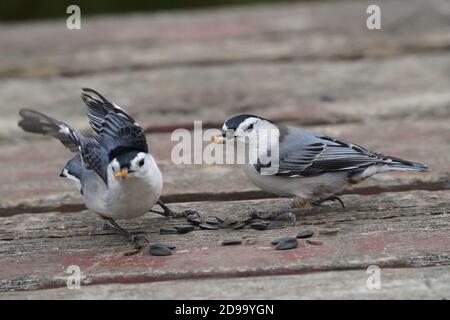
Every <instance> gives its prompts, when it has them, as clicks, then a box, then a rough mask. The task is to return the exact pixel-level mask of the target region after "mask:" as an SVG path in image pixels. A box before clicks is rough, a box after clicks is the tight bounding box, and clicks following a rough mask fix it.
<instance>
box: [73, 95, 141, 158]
mask: <svg viewBox="0 0 450 320" xmlns="http://www.w3.org/2000/svg"><path fill="white" fill-rule="evenodd" d="M81 98H82V100H83V102H84V103H85V104H86V106H87V107H88V113H87V115H88V117H89V122H90V124H91V127H92V129H93V130H94V132H95V133H96V135H97V137H96V139H97V141H98V143H99V144H100V145H101V146H102V147H103V148H104V149H105V150H106V151H107V153H108V156H109V159H113V158H115V157H116V156H117V155H118V154H120V153H122V152H126V151H132V150H133V151H141V152H148V146H147V140H146V138H145V133H144V130H142V128H141V126H140V125H139V124H138V123H137V122H136V121H135V120H134V119H133V118H132V117H131V116H130V115H129V114H128V113H126V112H125V110H123V109H122V108H120V107H119V106H118V105H117V104H115V103H114V102H112V101H111V100H109V99H107V98H105V97H104V96H102V95H101V94H99V93H98V92H96V91H94V90H92V89H87V88H84V89H83V92H82V94H81Z"/></svg>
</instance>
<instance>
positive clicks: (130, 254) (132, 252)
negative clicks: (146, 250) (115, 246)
mask: <svg viewBox="0 0 450 320" xmlns="http://www.w3.org/2000/svg"><path fill="white" fill-rule="evenodd" d="M140 251H141V249H132V250H129V251H127V252H125V253H124V254H123V255H124V256H132V255H135V254H137V253H139V252H140Z"/></svg>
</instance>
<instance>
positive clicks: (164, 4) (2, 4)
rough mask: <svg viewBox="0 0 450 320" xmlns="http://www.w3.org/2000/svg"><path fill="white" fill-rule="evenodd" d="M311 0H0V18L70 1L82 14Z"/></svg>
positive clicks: (34, 16)
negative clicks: (78, 7)
mask: <svg viewBox="0 0 450 320" xmlns="http://www.w3.org/2000/svg"><path fill="white" fill-rule="evenodd" d="M311 1H317V0H283V1H280V0H190V1H186V0H184V1H183V0H95V1H94V0H60V1H58V0H36V1H28V0H27V1H25V0H0V21H3V22H8V21H9V22H14V21H21V20H38V19H49V18H57V17H61V16H65V14H66V8H67V7H68V6H69V5H71V4H76V5H78V6H80V8H81V12H82V14H86V15H94V14H110V13H127V12H143V11H144V12H150V11H160V10H180V9H198V8H208V7H218V6H230V5H233V6H234V5H251V4H258V3H280V2H311Z"/></svg>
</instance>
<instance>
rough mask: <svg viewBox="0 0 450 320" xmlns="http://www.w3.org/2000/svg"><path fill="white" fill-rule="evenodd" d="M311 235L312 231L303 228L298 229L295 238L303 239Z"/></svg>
mask: <svg viewBox="0 0 450 320" xmlns="http://www.w3.org/2000/svg"><path fill="white" fill-rule="evenodd" d="M313 235H314V231H312V230H308V229H305V230H300V231H299V232H298V233H297V238H299V239H305V238H310V237H312V236H313Z"/></svg>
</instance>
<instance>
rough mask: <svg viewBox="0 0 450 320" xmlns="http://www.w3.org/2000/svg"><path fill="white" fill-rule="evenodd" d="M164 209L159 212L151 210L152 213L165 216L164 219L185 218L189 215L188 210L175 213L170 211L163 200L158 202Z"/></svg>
mask: <svg viewBox="0 0 450 320" xmlns="http://www.w3.org/2000/svg"><path fill="white" fill-rule="evenodd" d="M156 204H157V205H159V206H160V207H161V209H163V211H157V210H150V212H154V213H158V214H160V215H163V216H164V217H169V218H184V217H186V216H187V215H188V210H185V211H181V212H175V211H173V210H172V209H170V208H169V207H168V206H166V205H165V204H164V203H163V202H162V201H161V200H158V202H157V203H156Z"/></svg>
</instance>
